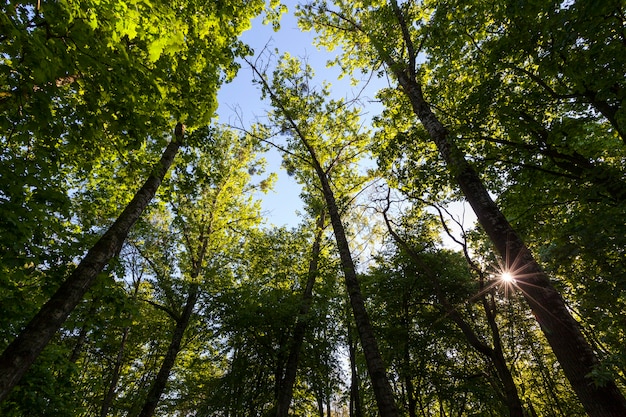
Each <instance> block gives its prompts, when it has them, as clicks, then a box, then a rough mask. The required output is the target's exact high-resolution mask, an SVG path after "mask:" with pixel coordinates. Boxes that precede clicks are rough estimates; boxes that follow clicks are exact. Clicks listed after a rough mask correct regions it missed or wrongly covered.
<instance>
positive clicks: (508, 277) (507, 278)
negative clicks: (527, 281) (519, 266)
mask: <svg viewBox="0 0 626 417" xmlns="http://www.w3.org/2000/svg"><path fill="white" fill-rule="evenodd" d="M500 279H501V280H502V281H504V282H506V283H510V284H512V283H514V282H515V277H514V276H513V274H512V273H510V272H508V271H504V272H502V273H501V274H500Z"/></svg>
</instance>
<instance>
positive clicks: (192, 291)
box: [139, 283, 200, 417]
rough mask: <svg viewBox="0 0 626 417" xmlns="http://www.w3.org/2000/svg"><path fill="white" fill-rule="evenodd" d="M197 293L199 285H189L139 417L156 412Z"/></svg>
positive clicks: (145, 416) (148, 416)
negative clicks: (165, 351)
mask: <svg viewBox="0 0 626 417" xmlns="http://www.w3.org/2000/svg"><path fill="white" fill-rule="evenodd" d="M199 292H200V288H199V285H198V284H195V283H194V284H191V286H190V287H189V294H188V295H187V301H186V303H185V307H184V308H183V311H182V314H181V315H180V317H179V318H178V320H176V327H174V333H173V334H172V340H171V341H170V345H169V347H168V348H167V353H166V354H165V358H164V359H163V363H161V369H159V373H158V374H157V376H156V378H155V380H154V383H153V384H152V387H151V388H150V391H149V392H148V397H147V398H146V402H145V403H144V405H143V408H142V409H141V412H140V413H139V417H152V415H154V410H156V407H157V404H158V403H159V400H160V399H161V396H162V395H163V391H165V386H166V385H167V380H168V378H169V376H170V372H171V371H172V368H173V367H174V363H175V362H176V356H178V353H179V352H180V345H181V344H182V341H183V336H184V335H185V330H187V327H188V326H189V321H190V320H191V314H192V313H193V309H194V307H195V305H196V302H197V301H198V294H199Z"/></svg>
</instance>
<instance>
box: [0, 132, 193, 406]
mask: <svg viewBox="0 0 626 417" xmlns="http://www.w3.org/2000/svg"><path fill="white" fill-rule="evenodd" d="M179 125H180V123H179ZM180 126H182V125H180ZM177 131H180V129H177ZM182 139H183V138H182V133H181V134H180V135H177V136H176V140H172V141H171V142H170V144H169V145H168V146H167V148H165V151H164V152H163V155H162V156H161V159H160V160H159V162H158V163H157V164H156V165H155V167H154V169H153V170H152V173H151V174H150V176H149V177H148V179H147V180H146V182H145V183H144V184H143V186H142V187H141V188H140V189H139V191H137V193H136V194H135V196H134V197H133V199H132V200H131V201H130V203H128V205H127V206H126V208H125V209H124V211H123V212H122V214H120V216H119V217H118V218H117V220H116V221H115V222H114V223H113V224H112V225H111V227H109V229H108V230H107V231H106V232H105V233H104V235H102V237H101V238H100V239H99V240H98V241H97V242H96V244H95V245H94V246H93V247H92V248H91V249H90V250H89V252H87V254H86V255H85V257H84V258H83V259H82V261H81V262H80V263H79V264H78V266H77V267H76V269H75V270H74V272H72V274H71V275H70V276H69V277H68V278H67V279H66V280H65V282H63V284H61V286H60V287H59V289H58V290H57V291H56V292H55V293H54V295H52V297H51V298H50V300H48V302H47V303H46V304H44V305H43V307H42V308H41V309H40V310H39V312H38V313H37V314H36V315H35V317H33V319H32V320H31V321H30V322H29V323H28V325H27V326H26V327H25V328H24V330H22V332H21V333H20V334H19V335H18V336H17V338H16V339H15V340H14V341H13V342H12V343H11V344H10V345H9V346H8V347H7V348H6V350H5V351H4V353H3V354H2V356H1V357H0V401H2V400H4V399H5V398H6V397H7V395H8V394H9V393H10V392H11V390H12V389H13V387H14V386H15V385H16V384H17V383H18V382H19V381H20V379H21V378H22V376H23V375H24V374H25V373H26V371H27V370H28V369H29V368H30V366H31V365H32V364H33V362H34V361H35V359H36V358H37V356H39V354H40V353H41V351H42V350H43V349H44V347H46V345H47V344H48V342H50V340H51V339H52V337H53V336H54V334H55V333H56V332H57V330H59V328H60V327H61V325H62V324H63V323H64V322H65V320H66V319H67V317H68V316H69V314H70V313H71V312H72V311H73V310H74V308H75V307H76V306H77V305H78V303H79V302H80V300H82V298H83V296H84V295H85V293H86V292H87V291H88V290H89V288H90V287H91V285H92V284H93V283H94V281H95V279H96V277H97V276H98V274H99V273H100V272H102V270H103V269H104V267H105V266H106V265H107V264H108V263H109V261H110V260H111V259H112V258H113V257H114V256H115V255H116V254H117V253H119V251H120V250H121V248H122V245H123V243H124V240H125V239H126V236H127V235H128V232H129V230H130V228H131V227H132V226H133V225H134V224H135V222H136V221H137V219H139V216H141V214H142V213H143V211H144V209H145V208H146V206H147V205H148V203H150V201H151V200H152V198H153V197H154V195H155V193H156V191H157V189H158V188H159V186H160V185H161V182H162V181H163V178H164V177H165V174H166V173H167V171H168V169H169V167H170V166H171V165H172V162H173V161H174V157H175V156H176V153H177V152H178V149H179V147H180V145H181V143H182Z"/></svg>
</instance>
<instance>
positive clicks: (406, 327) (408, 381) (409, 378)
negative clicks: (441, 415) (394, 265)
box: [402, 289, 417, 417]
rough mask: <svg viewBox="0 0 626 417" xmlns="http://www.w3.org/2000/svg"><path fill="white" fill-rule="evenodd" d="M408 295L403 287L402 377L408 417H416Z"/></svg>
mask: <svg viewBox="0 0 626 417" xmlns="http://www.w3.org/2000/svg"><path fill="white" fill-rule="evenodd" d="M409 295H410V292H409V291H407V290H406V289H405V291H403V293H402V328H403V331H404V333H403V336H404V341H403V342H404V346H403V349H404V352H403V357H402V360H403V371H402V373H403V374H404V375H403V379H404V385H405V387H406V398H407V408H408V412H409V417H417V414H416V413H415V410H416V408H417V402H416V401H415V387H414V386H413V373H412V372H411V350H410V348H411V336H410V335H411V316H410V311H409Z"/></svg>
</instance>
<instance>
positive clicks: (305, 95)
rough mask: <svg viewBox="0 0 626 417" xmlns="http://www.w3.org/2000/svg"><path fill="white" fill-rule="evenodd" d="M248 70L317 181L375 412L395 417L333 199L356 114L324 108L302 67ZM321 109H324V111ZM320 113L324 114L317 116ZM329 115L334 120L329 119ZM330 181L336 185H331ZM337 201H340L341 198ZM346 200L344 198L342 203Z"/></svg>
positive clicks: (288, 64) (353, 154) (356, 141)
mask: <svg viewBox="0 0 626 417" xmlns="http://www.w3.org/2000/svg"><path fill="white" fill-rule="evenodd" d="M252 67H253V70H254V72H255V74H256V75H257V77H258V82H259V83H260V84H261V87H262V90H263V92H264V94H266V95H267V96H269V98H270V100H271V102H272V105H273V107H274V109H275V110H274V114H273V117H274V118H275V120H276V121H275V124H276V125H277V126H282V127H284V129H285V130H286V131H288V132H290V134H291V135H292V137H293V138H294V139H295V141H294V142H292V143H294V145H295V146H299V147H300V149H301V150H302V152H303V153H304V154H306V155H307V159H306V161H307V165H309V166H308V167H307V168H309V169H311V170H312V171H313V172H314V174H315V177H316V179H317V181H319V187H320V191H321V194H322V196H323V200H324V203H325V206H326V210H328V215H329V219H330V223H331V225H332V227H333V231H334V234H335V239H336V242H337V249H338V251H339V257H340V259H341V265H342V272H343V275H344V280H345V284H346V289H347V292H348V295H349V299H350V304H351V306H352V311H353V314H354V319H355V322H356V328H357V332H358V333H359V337H360V340H361V346H362V348H363V351H364V353H365V358H366V363H367V368H368V372H369V375H370V378H371V381H372V386H373V390H374V393H375V396H376V401H377V404H378V412H379V413H380V415H381V416H396V415H398V410H397V407H396V405H395V401H394V397H393V392H392V390H391V386H390V384H389V380H388V379H387V375H386V369H385V365H384V363H383V361H382V358H381V356H380V352H379V350H378V346H377V342H376V337H375V335H374V331H373V328H372V324H371V322H370V319H369V317H368V314H367V310H366V308H365V302H364V299H363V296H362V294H361V290H360V285H359V280H358V277H357V274H356V268H355V265H354V260H353V258H352V254H351V252H350V246H349V243H348V238H347V235H346V229H345V227H344V225H343V222H342V219H341V210H342V208H341V207H340V206H339V204H338V200H337V198H336V194H338V193H341V191H342V190H341V188H340V187H339V186H338V184H339V180H340V178H341V177H339V175H338V173H337V172H335V171H333V170H334V169H335V167H337V166H339V167H341V168H345V167H348V166H349V164H350V163H354V161H355V160H356V159H357V157H358V156H360V155H361V154H362V152H363V150H362V149H363V142H364V141H365V140H366V138H367V136H365V135H364V134H362V133H360V132H359V131H358V129H359V125H358V112H357V111H356V110H352V109H349V108H346V105H345V104H344V103H343V101H342V100H338V101H334V100H331V101H330V102H328V103H327V104H326V103H325V102H324V101H325V96H327V95H328V92H327V91H326V90H322V91H321V92H319V93H318V92H315V91H313V90H312V88H311V86H310V85H309V83H308V80H309V79H310V77H311V69H310V68H305V69H304V71H302V70H301V68H300V63H299V62H298V61H297V60H295V59H293V58H290V57H289V56H285V57H284V59H283V60H282V62H281V64H280V65H279V67H278V68H277V69H276V70H275V71H274V74H273V78H272V81H271V84H270V81H268V80H267V79H266V76H265V74H263V73H261V71H260V70H259V69H258V68H257V67H255V66H252ZM322 106H324V107H326V108H325V109H323V107H322ZM322 109H323V111H320V110H322ZM331 115H332V116H333V117H334V120H331V119H330V116H331ZM318 129H319V130H318ZM324 138H328V142H329V143H324V142H323V141H321V142H320V140H323V139H324ZM329 150H330V151H331V152H330V153H329V152H328V151H329ZM333 151H335V152H336V153H333ZM340 163H341V165H339V164H340ZM333 178H334V179H335V181H336V182H335V183H333ZM331 184H332V185H331ZM333 185H334V186H335V189H333ZM338 195H339V197H340V198H341V197H344V196H343V195H341V194H338ZM346 197H348V196H345V197H344V198H346Z"/></svg>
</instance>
